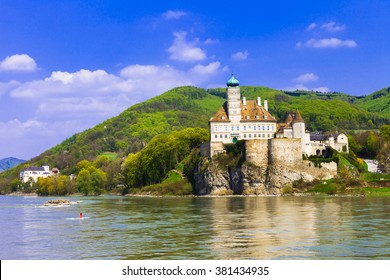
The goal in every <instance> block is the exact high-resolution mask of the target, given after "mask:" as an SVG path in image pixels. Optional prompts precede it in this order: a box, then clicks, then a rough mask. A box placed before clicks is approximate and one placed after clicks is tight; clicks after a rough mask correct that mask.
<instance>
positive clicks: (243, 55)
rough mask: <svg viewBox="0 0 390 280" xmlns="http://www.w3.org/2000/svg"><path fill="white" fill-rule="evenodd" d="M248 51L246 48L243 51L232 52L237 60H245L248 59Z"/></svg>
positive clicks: (233, 57)
mask: <svg viewBox="0 0 390 280" xmlns="http://www.w3.org/2000/svg"><path fill="white" fill-rule="evenodd" d="M248 55H249V53H248V51H247V50H245V51H243V52H236V53H234V54H232V59H233V60H236V61H243V60H246V59H247V58H248Z"/></svg>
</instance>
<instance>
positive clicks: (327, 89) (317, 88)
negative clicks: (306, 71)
mask: <svg viewBox="0 0 390 280" xmlns="http://www.w3.org/2000/svg"><path fill="white" fill-rule="evenodd" d="M284 90H288V91H294V90H307V91H319V92H329V91H330V90H329V88H328V87H325V86H322V87H315V88H309V87H307V86H305V85H303V84H296V85H294V86H290V87H286V88H285V89H284Z"/></svg>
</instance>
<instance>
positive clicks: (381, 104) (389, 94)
mask: <svg viewBox="0 0 390 280" xmlns="http://www.w3.org/2000/svg"><path fill="white" fill-rule="evenodd" d="M355 104H356V106H357V107H359V108H362V109H364V110H367V111H369V112H375V113H378V114H380V115H382V116H384V117H386V118H389V119H390V87H388V88H383V89H381V90H378V91H376V92H374V93H372V94H370V95H367V96H366V97H364V98H361V99H359V100H357V101H356V103H355Z"/></svg>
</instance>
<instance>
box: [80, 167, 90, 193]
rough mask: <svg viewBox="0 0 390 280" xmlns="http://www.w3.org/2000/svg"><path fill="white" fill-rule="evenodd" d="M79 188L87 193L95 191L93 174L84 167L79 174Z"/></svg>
mask: <svg viewBox="0 0 390 280" xmlns="http://www.w3.org/2000/svg"><path fill="white" fill-rule="evenodd" d="M77 189H78V190H79V191H80V192H82V193H83V194H85V195H88V194H90V193H91V192H92V191H93V189H92V184H91V174H90V173H89V171H88V170H86V169H83V170H81V171H80V172H79V174H78V175H77Z"/></svg>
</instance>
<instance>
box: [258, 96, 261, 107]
mask: <svg viewBox="0 0 390 280" xmlns="http://www.w3.org/2000/svg"><path fill="white" fill-rule="evenodd" d="M257 105H259V106H261V98H260V97H257Z"/></svg>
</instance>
